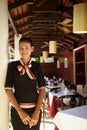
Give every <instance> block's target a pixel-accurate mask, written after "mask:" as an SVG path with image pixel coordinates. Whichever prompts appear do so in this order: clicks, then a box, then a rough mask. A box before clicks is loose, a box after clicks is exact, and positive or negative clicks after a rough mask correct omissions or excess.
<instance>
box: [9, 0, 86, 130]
mask: <svg viewBox="0 0 87 130" xmlns="http://www.w3.org/2000/svg"><path fill="white" fill-rule="evenodd" d="M8 29H9V31H8V59H9V62H11V61H14V60H16V59H18V58H19V54H17V49H18V41H19V39H20V38H21V37H22V36H23V37H30V38H31V39H32V41H33V44H34V47H35V51H34V52H33V54H32V60H34V61H36V62H39V63H40V64H41V67H42V69H43V73H44V80H45V83H46V90H45V96H44V100H43V107H42V127H41V130H47V128H46V124H47V123H48V124H50V126H51V125H53V126H52V127H50V128H49V129H50V130H51V128H52V130H68V129H69V130H86V129H87V125H85V124H87V123H86V122H87V0H8ZM77 108H78V109H77ZM65 115H66V116H65ZM69 116H70V117H69ZM69 120H70V121H71V122H72V121H73V120H74V122H73V123H72V124H70V125H69V123H68V122H69ZM77 121H78V122H79V124H78V122H77ZM64 122H65V123H64ZM80 122H81V123H82V124H80ZM10 127H11V126H10ZM10 129H12V128H10Z"/></svg>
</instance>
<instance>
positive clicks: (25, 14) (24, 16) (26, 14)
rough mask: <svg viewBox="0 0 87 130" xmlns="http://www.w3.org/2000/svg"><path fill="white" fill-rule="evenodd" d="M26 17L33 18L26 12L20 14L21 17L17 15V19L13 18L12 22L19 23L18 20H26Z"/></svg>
mask: <svg viewBox="0 0 87 130" xmlns="http://www.w3.org/2000/svg"><path fill="white" fill-rule="evenodd" d="M26 17H28V18H29V17H34V16H33V14H32V13H31V14H30V12H29V11H27V12H26V13H24V14H22V15H19V16H17V17H14V18H13V20H14V22H17V21H19V20H21V19H24V18H26Z"/></svg>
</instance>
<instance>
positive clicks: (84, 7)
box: [73, 3, 87, 34]
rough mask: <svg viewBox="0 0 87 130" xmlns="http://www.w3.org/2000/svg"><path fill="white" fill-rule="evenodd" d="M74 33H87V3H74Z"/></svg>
mask: <svg viewBox="0 0 87 130" xmlns="http://www.w3.org/2000/svg"><path fill="white" fill-rule="evenodd" d="M73 33H78V34H79V33H87V3H79V4H75V5H74V10H73Z"/></svg>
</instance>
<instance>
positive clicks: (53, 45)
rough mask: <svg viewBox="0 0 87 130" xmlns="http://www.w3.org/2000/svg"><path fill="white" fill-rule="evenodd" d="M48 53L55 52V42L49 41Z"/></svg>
mask: <svg viewBox="0 0 87 130" xmlns="http://www.w3.org/2000/svg"><path fill="white" fill-rule="evenodd" d="M49 53H52V54H56V53H57V42H56V41H49Z"/></svg>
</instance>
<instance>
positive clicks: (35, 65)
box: [31, 61, 40, 67]
mask: <svg viewBox="0 0 87 130" xmlns="http://www.w3.org/2000/svg"><path fill="white" fill-rule="evenodd" d="M31 64H32V66H34V67H39V66H40V63H38V62H36V61H32V62H31Z"/></svg>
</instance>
